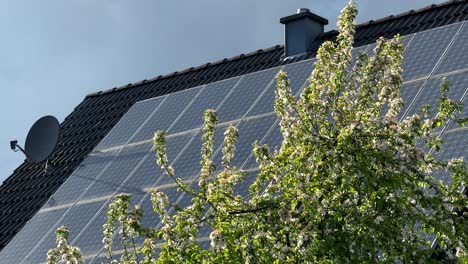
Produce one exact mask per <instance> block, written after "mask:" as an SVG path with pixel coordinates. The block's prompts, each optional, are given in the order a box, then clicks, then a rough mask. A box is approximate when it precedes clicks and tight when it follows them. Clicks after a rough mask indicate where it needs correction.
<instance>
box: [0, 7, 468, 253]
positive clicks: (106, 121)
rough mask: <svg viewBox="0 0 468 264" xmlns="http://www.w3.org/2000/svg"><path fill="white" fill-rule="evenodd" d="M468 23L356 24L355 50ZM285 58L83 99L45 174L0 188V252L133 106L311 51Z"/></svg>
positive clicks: (447, 18) (437, 11)
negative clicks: (380, 39)
mask: <svg viewBox="0 0 468 264" xmlns="http://www.w3.org/2000/svg"><path fill="white" fill-rule="evenodd" d="M467 18H468V1H467V0H462V1H460V0H457V1H449V2H445V3H442V4H439V5H432V6H429V7H426V8H423V9H420V10H416V11H414V10H412V11H409V12H406V13H404V14H401V15H398V16H390V17H386V18H383V19H380V20H376V21H370V22H367V23H364V24H361V25H359V26H358V27H357V29H356V41H355V46H362V45H366V44H369V43H373V42H375V40H376V39H377V38H378V37H380V36H384V37H392V36H393V35H395V34H397V33H399V34H401V35H408V34H411V33H415V32H420V31H423V30H428V29H432V28H436V27H440V26H444V25H448V24H452V23H456V22H460V21H464V20H467ZM336 35H337V32H336V31H330V32H326V33H324V34H323V35H322V36H321V37H320V38H319V39H318V40H317V41H316V43H315V45H316V47H317V48H318V46H319V45H320V44H321V43H322V42H323V41H325V40H332V39H334V38H335V37H336ZM283 54H284V51H283V46H281V45H278V46H274V47H271V48H268V49H262V50H257V51H254V52H252V53H248V54H241V55H239V56H236V57H232V58H226V59H223V60H220V61H217V62H213V63H207V64H204V65H201V66H198V67H192V68H189V69H186V70H183V71H180V72H174V73H171V74H168V75H164V76H158V77H156V78H154V79H150V80H143V81H141V82H138V83H133V84H128V85H125V86H122V87H118V88H117V87H116V88H113V89H111V90H107V91H102V92H97V93H94V94H90V95H88V96H86V98H85V99H84V100H83V101H82V102H81V103H80V104H79V105H78V106H77V107H76V108H75V109H74V111H73V112H72V113H71V114H70V115H69V116H67V117H66V118H65V120H64V122H63V123H62V124H61V138H60V141H59V143H58V146H57V148H56V150H55V151H54V153H53V154H52V156H51V159H50V160H49V162H50V164H51V165H52V169H51V170H50V171H49V173H48V174H45V173H44V171H43V164H30V163H27V162H24V163H23V164H22V165H20V166H19V167H18V168H17V169H16V170H15V171H14V173H13V174H12V175H11V176H10V177H9V178H8V179H6V180H5V181H4V183H3V185H2V186H0V248H3V247H4V246H5V245H6V244H7V243H8V242H9V241H10V240H11V239H12V238H13V237H14V236H15V234H16V233H17V232H18V231H19V230H21V228H22V227H23V226H24V225H25V223H26V222H27V221H28V220H29V219H31V217H33V216H34V215H35V214H36V212H37V211H38V210H39V209H40V208H41V206H42V205H43V204H44V203H45V202H46V201H47V200H48V199H49V197H50V196H51V195H52V194H53V193H54V192H55V191H56V190H57V189H58V188H59V187H60V186H61V184H62V183H63V182H64V181H65V180H66V179H67V178H68V177H69V176H70V174H71V173H72V172H73V171H74V170H75V169H76V168H77V166H78V165H79V164H80V163H81V162H82V161H83V160H84V159H85V158H86V156H87V155H88V154H89V153H90V152H91V150H93V149H94V147H95V146H96V145H97V144H98V143H99V142H100V141H101V139H102V138H104V136H106V134H107V133H108V132H109V131H110V130H111V129H112V128H113V127H114V125H115V124H116V123H117V122H118V121H119V119H120V118H121V117H122V116H123V115H124V114H125V113H126V112H127V110H128V109H129V108H130V107H131V106H133V105H134V104H135V103H136V102H138V101H141V100H145V99H149V98H153V97H157V96H161V95H165V94H169V93H173V92H176V91H181V90H185V89H188V88H192V87H196V86H200V85H203V84H207V83H211V82H215V81H220V80H223V79H228V78H232V77H236V76H240V75H244V74H247V73H252V72H257V71H260V70H264V69H269V68H273V67H276V66H279V65H282V64H288V63H291V62H293V61H298V60H304V59H307V58H310V57H313V56H315V54H314V52H311V53H309V54H304V55H302V56H299V57H295V58H292V59H287V60H285V59H284V58H283Z"/></svg>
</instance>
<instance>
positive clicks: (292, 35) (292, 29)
mask: <svg viewBox="0 0 468 264" xmlns="http://www.w3.org/2000/svg"><path fill="white" fill-rule="evenodd" d="M280 23H281V24H284V27H285V34H284V38H285V48H284V50H285V56H286V57H290V56H294V55H297V54H301V53H304V52H308V51H311V50H312V43H313V42H314V40H315V39H316V38H317V37H318V36H319V35H320V34H322V33H323V27H324V26H325V25H327V24H328V20H327V19H325V18H323V17H321V16H318V15H316V14H313V13H311V12H310V11H309V9H307V8H301V9H298V10H297V14H294V15H290V16H287V17H283V18H281V19H280Z"/></svg>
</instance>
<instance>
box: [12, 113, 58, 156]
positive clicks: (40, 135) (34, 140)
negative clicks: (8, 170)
mask: <svg viewBox="0 0 468 264" xmlns="http://www.w3.org/2000/svg"><path fill="white" fill-rule="evenodd" d="M59 130H60V124H59V122H58V120H57V118H55V117H53V116H44V117H41V118H40V119H39V120H37V121H36V123H34V125H33V126H32V127H31V129H30V130H29V132H28V136H27V137H26V142H25V143H24V149H22V148H21V147H20V146H19V145H18V141H16V140H14V141H11V142H10V147H11V149H13V150H14V151H17V150H16V148H18V149H19V150H20V151H22V152H23V153H24V154H25V155H26V158H27V159H28V161H29V162H33V163H38V162H42V161H44V160H46V159H47V158H49V156H50V154H52V152H53V151H54V149H55V147H56V146H57V142H58V138H59Z"/></svg>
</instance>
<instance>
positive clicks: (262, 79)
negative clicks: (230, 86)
mask: <svg viewBox="0 0 468 264" xmlns="http://www.w3.org/2000/svg"><path fill="white" fill-rule="evenodd" d="M277 72H278V69H277V68H273V69H269V70H265V71H261V72H257V73H255V74H249V75H245V76H244V77H243V78H242V79H241V80H240V81H239V83H238V84H237V86H236V87H235V88H234V91H233V92H232V93H231V94H230V96H229V98H227V100H226V102H225V103H224V104H223V105H222V106H221V108H220V109H219V111H218V118H219V122H220V123H223V122H226V121H230V120H236V119H240V118H242V117H243V116H244V114H245V113H246V112H247V110H249V108H250V107H251V106H252V104H253V103H254V102H255V100H256V99H257V98H258V97H259V96H260V94H261V93H262V92H263V90H265V89H266V88H267V87H268V85H269V84H270V83H271V82H273V81H274V79H273V78H274V76H275V74H276V73H277Z"/></svg>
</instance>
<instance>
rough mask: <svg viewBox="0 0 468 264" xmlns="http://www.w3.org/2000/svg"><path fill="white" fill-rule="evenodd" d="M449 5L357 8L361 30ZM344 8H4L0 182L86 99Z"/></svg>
mask: <svg viewBox="0 0 468 264" xmlns="http://www.w3.org/2000/svg"><path fill="white" fill-rule="evenodd" d="M440 2H442V1H440V0H438V1H430V0H411V1H408V0H358V1H357V3H358V5H359V11H360V12H359V15H358V22H359V23H360V22H365V21H368V20H371V19H379V18H381V17H384V16H388V15H392V14H399V13H401V12H405V11H408V10H411V9H418V8H422V7H425V6H427V5H430V4H434V3H440ZM346 3H347V0H287V1H285V0H242V1H240V0H231V1H220V0H197V1H193V0H167V1H162V0H146V1H144V0H140V1H132V0H127V1H123V0H100V1H97V0H67V1H64V0H41V1H37V0H29V1H25V0H10V1H0V34H1V41H0V91H1V94H0V113H1V114H0V124H1V129H0V181H3V180H4V179H5V178H6V177H8V176H9V175H10V174H11V173H12V172H13V170H14V169H15V168H16V167H17V166H18V165H20V164H21V162H22V160H23V159H24V156H23V155H22V154H21V153H14V152H12V151H11V150H10V149H9V141H10V140H12V139H18V140H19V142H20V144H24V139H25V137H26V135H27V132H28V130H29V128H30V126H31V125H32V124H33V123H34V122H35V120H37V119H38V118H40V117H41V116H44V115H54V116H56V117H57V118H58V119H59V121H60V122H62V121H63V119H64V118H65V117H66V116H67V115H68V114H69V113H70V112H72V111H73V109H74V107H75V106H76V105H78V104H79V103H80V102H81V101H82V100H83V99H84V97H85V96H86V94H89V93H92V92H96V91H99V90H107V89H110V88H112V87H115V86H121V85H124V84H127V83H129V82H136V81H140V80H142V79H148V78H151V77H155V76H157V75H160V74H165V73H170V72H172V71H176V70H182V69H185V68H189V67H192V66H197V65H201V64H204V63H207V62H212V61H217V60H219V59H223V58H225V57H231V56H235V55H238V54H240V53H247V52H250V51H254V50H256V49H260V48H267V47H271V46H274V45H276V44H283V25H281V24H280V23H279V19H280V17H283V16H286V15H290V14H293V13H295V12H296V10H297V9H298V8H301V7H306V8H309V9H310V10H311V11H312V12H314V13H316V14H318V15H320V16H323V17H325V18H327V19H328V20H329V21H330V24H329V25H328V26H327V27H326V30H331V29H335V28H336V26H335V25H336V17H337V16H338V14H339V11H340V10H341V9H342V8H343V6H344V5H345V4H346Z"/></svg>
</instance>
